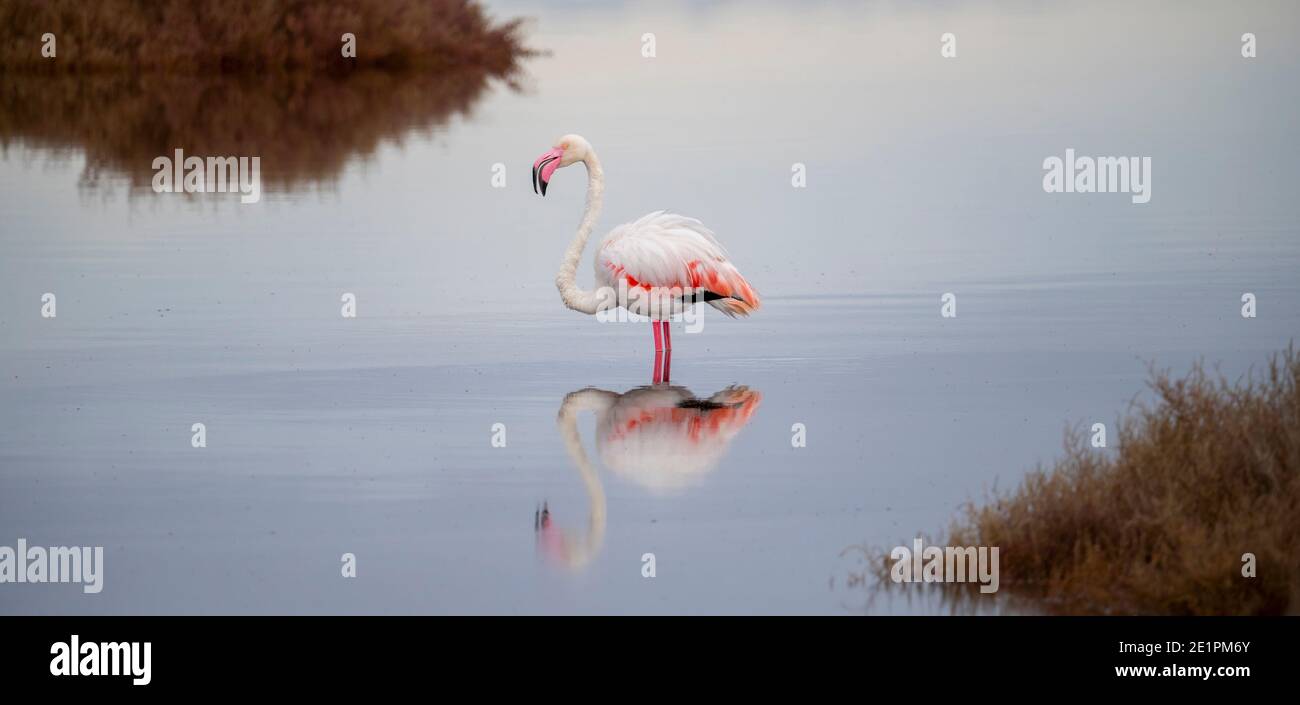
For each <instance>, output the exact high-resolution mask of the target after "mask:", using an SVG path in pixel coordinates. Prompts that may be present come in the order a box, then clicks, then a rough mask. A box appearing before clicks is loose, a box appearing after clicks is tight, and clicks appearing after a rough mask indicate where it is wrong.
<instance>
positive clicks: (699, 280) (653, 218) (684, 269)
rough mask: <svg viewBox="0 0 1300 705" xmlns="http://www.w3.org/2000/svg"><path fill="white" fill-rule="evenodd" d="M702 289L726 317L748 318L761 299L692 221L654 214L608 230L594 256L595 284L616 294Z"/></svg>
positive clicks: (705, 230) (707, 233)
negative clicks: (713, 296)
mask: <svg viewBox="0 0 1300 705" xmlns="http://www.w3.org/2000/svg"><path fill="white" fill-rule="evenodd" d="M620 280H625V281H626V282H627V287H628V288H629V289H633V288H636V287H643V288H646V289H654V288H659V287H663V288H674V287H676V288H680V289H683V290H685V289H691V288H703V289H705V290H707V291H710V292H712V293H713V294H716V295H717V296H718V297H722V298H716V299H714V300H712V301H709V303H710V304H711V305H712V306H713V307H714V308H716V309H718V310H719V311H722V312H723V313H725V314H727V315H728V316H738V315H739V316H748V315H749V314H750V312H752V311H755V310H757V309H758V307H759V305H760V304H759V300H758V294H757V293H756V292H755V291H754V290H753V288H751V287H750V286H749V282H747V281H745V278H744V277H743V276H741V274H740V272H739V271H738V270H737V269H736V267H735V266H734V265H732V263H731V262H730V261H729V260H728V259H727V253H726V251H725V250H724V249H723V248H722V245H721V244H719V243H718V241H717V239H716V238H714V237H713V232H712V231H710V230H709V229H708V228H706V227H704V224H703V223H701V222H700V221H698V220H696V219H694V218H688V217H686V216H681V215H675V214H673V213H667V212H664V211H656V212H654V213H651V214H650V215H647V216H644V217H642V218H641V219H639V220H637V221H635V222H632V223H626V224H624V225H620V226H618V227H617V228H614V229H613V230H612V231H610V233H609V235H608V236H606V238H605V240H604V242H602V243H601V244H600V249H598V250H597V251H596V283H597V284H598V285H599V286H608V287H611V288H614V289H615V290H617V289H618V285H619V282H620Z"/></svg>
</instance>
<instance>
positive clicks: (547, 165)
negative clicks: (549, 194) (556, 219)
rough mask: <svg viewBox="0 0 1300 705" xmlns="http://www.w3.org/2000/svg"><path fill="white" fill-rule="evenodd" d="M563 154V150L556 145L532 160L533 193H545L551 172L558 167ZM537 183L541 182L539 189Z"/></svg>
mask: <svg viewBox="0 0 1300 705" xmlns="http://www.w3.org/2000/svg"><path fill="white" fill-rule="evenodd" d="M563 156H564V150H563V149H560V148H558V147H556V148H555V149H552V150H551V151H549V152H547V153H546V154H543V155H542V156H540V157H538V158H537V161H535V162H533V193H541V194H542V195H543V196H545V195H546V185H547V184H548V183H550V181H551V174H554V173H555V170H556V169H558V168H559V167H560V157H563ZM538 184H541V191H538V189H537V185H538Z"/></svg>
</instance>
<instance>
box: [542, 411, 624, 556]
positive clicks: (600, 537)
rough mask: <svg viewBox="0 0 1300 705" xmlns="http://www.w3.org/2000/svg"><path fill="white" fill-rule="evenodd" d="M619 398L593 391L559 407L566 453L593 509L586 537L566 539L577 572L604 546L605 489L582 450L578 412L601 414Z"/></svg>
mask: <svg viewBox="0 0 1300 705" xmlns="http://www.w3.org/2000/svg"><path fill="white" fill-rule="evenodd" d="M617 398H618V395H617V394H614V393H612V392H606V391H604V390H600V389H592V388H590V387H589V388H587V389H583V390H579V391H577V392H572V393H570V394H569V395H567V396H566V397H564V403H563V404H561V405H560V413H559V414H558V415H557V416H556V425H558V426H559V427H560V435H561V437H562V438H563V439H564V447H565V450H567V451H568V452H569V458H570V459H571V460H572V461H573V464H574V466H576V467H577V468H578V473H579V474H580V475H582V483H583V485H585V486H586V488H587V500H588V502H589V505H590V506H589V508H588V514H589V519H588V524H587V533H586V535H585V536H582V537H578V538H576V539H575V538H571V537H569V536H568V535H567V534H566V536H565V543H566V545H567V548H568V552H567V556H566V557H567V560H568V562H569V565H570V566H571V567H574V568H578V567H581V566H583V565H586V564H587V563H588V562H590V561H591V559H592V558H595V557H596V554H597V553H599V552H600V547H601V545H602V544H604V542H605V489H604V488H603V487H602V486H601V484H600V477H598V476H597V474H596V468H595V467H593V466H592V464H591V461H590V460H589V459H588V458H587V451H586V450H584V449H583V447H582V437H581V436H580V435H578V412H579V411H582V410H585V409H591V410H594V411H596V412H597V413H602V411H603V410H605V409H608V408H609V406H610V404H611V403H613V401H614V400H616V399H617Z"/></svg>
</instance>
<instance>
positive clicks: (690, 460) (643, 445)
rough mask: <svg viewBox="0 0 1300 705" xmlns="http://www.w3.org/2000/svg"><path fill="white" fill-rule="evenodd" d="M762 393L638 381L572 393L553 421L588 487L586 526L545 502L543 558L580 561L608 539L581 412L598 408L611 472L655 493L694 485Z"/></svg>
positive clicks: (600, 439) (601, 444)
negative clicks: (573, 523) (557, 516)
mask: <svg viewBox="0 0 1300 705" xmlns="http://www.w3.org/2000/svg"><path fill="white" fill-rule="evenodd" d="M762 398H763V397H762V395H761V394H759V393H758V392H757V391H755V390H752V389H749V388H748V387H743V386H732V387H727V388H726V389H723V390H722V391H719V392H718V393H717V394H714V395H713V396H711V397H708V398H699V397H696V396H695V395H694V394H692V393H691V392H690V390H688V389H686V388H684V387H677V386H670V385H662V384H661V385H655V386H650V387H637V388H635V389H632V390H629V391H627V392H625V393H623V394H618V393H617V392H611V391H607V390H604V389H595V388H593V387H588V388H586V389H580V390H578V391H576V392H570V393H569V394H568V395H566V396H565V397H564V402H563V403H562V404H561V405H560V411H559V414H558V415H557V419H556V423H557V425H558V426H559V429H560V435H561V437H562V438H563V440H564V446H565V449H566V450H567V451H568V453H569V458H570V459H571V460H572V461H573V464H574V466H575V467H577V469H578V474H579V475H580V476H581V478H582V482H583V485H584V486H585V487H586V490H587V499H588V502H589V506H588V510H587V512H588V520H587V522H588V523H587V528H586V530H585V531H571V530H569V529H565V528H562V527H560V526H557V525H556V523H555V521H554V517H553V515H552V513H551V510H550V506H549V504H546V503H543V505H542V506H540V507H538V508H537V510H536V512H535V513H534V515H533V528H534V530H535V531H536V533H537V540H538V547H539V548H540V550H541V551H542V552H543V553H544V554H545V555H546V556H547V558H548V559H551V560H554V561H556V562H558V563H561V564H563V565H566V566H568V567H570V568H580V567H582V566H584V565H586V564H587V563H588V562H590V561H591V559H592V558H594V557H595V556H596V555H597V554H598V553H599V552H600V547H601V545H602V544H603V542H604V539H605V521H606V506H605V490H604V488H603V487H602V485H601V482H600V476H599V475H598V473H597V471H596V468H595V466H594V464H593V463H592V461H591V459H590V458H588V456H587V451H586V448H584V447H583V444H582V438H581V436H580V434H579V433H578V414H579V413H581V412H583V411H591V412H594V413H595V415H596V452H597V455H598V456H599V458H600V461H601V463H602V464H603V465H604V466H605V467H606V468H607V469H608V470H610V471H612V472H613V473H615V474H616V475H619V476H621V477H623V478H624V479H626V480H630V481H631V482H632V483H634V484H637V485H640V486H641V487H643V488H644V489H646V490H648V491H650V492H652V493H655V494H668V493H673V492H678V491H681V490H683V489H685V488H688V487H691V486H693V485H695V484H698V483H699V482H700V481H701V480H702V479H703V478H704V476H705V475H707V474H708V473H709V472H710V471H712V470H713V468H715V467H716V466H717V464H718V462H719V461H721V460H722V457H723V456H724V455H725V454H726V452H727V448H728V447H729V446H730V445H731V441H732V439H733V438H735V436H736V434H738V433H739V432H740V430H741V429H742V428H744V427H745V425H746V424H747V423H749V420H750V418H751V417H753V415H754V412H755V411H756V410H757V409H758V405H759V402H760V401H761V400H762Z"/></svg>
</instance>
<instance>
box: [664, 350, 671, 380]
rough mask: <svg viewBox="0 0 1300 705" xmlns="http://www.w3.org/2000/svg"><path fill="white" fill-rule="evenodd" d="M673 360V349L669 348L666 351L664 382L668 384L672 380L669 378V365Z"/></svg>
mask: <svg viewBox="0 0 1300 705" xmlns="http://www.w3.org/2000/svg"><path fill="white" fill-rule="evenodd" d="M672 361H673V349H672V348H668V349H667V350H665V351H664V384H668V383H669V382H670V381H671V380H670V379H669V378H668V366H669V365H670V364H672Z"/></svg>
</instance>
